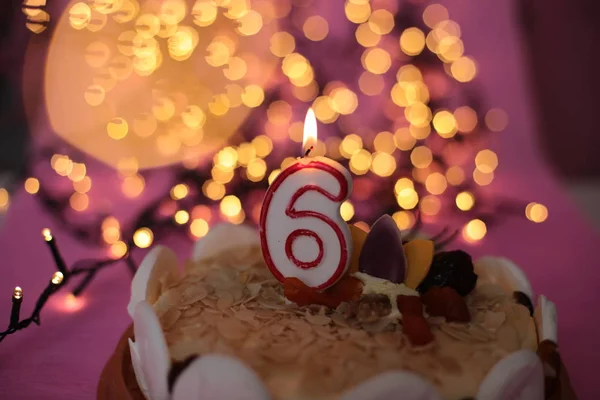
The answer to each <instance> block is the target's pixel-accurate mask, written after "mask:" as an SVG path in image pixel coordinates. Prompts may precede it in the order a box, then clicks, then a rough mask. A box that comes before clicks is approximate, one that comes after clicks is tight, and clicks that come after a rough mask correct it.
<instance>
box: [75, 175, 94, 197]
mask: <svg viewBox="0 0 600 400" xmlns="http://www.w3.org/2000/svg"><path fill="white" fill-rule="evenodd" d="M91 188H92V178H90V177H89V176H86V177H84V178H83V179H82V180H80V181H77V182H73V190H75V191H76V192H78V193H87V192H89V191H90V189H91Z"/></svg>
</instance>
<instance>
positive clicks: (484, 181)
mask: <svg viewBox="0 0 600 400" xmlns="http://www.w3.org/2000/svg"><path fill="white" fill-rule="evenodd" d="M473 180H474V181H475V183H476V184H478V185H479V186H487V185H489V184H490V183H492V181H493V180H494V173H493V172H482V171H481V170H480V169H479V168H475V170H474V171H473Z"/></svg>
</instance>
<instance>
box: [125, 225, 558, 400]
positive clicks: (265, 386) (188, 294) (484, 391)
mask: <svg viewBox="0 0 600 400" xmlns="http://www.w3.org/2000/svg"><path fill="white" fill-rule="evenodd" d="M215 231H216V232H217V233H219V231H220V232H221V233H220V234H219V235H213V236H211V235H210V234H209V236H208V237H207V238H205V239H202V240H201V241H200V242H199V246H200V244H201V246H202V247H203V248H204V249H206V252H202V251H197V249H196V251H195V252H194V260H192V261H188V262H187V263H186V264H185V266H184V268H183V273H182V275H181V276H179V275H178V272H177V275H173V271H174V270H175V271H176V270H177V268H176V265H171V266H169V267H166V266H165V265H164V264H165V263H167V262H168V263H170V264H172V263H173V258H172V257H171V255H172V252H171V254H169V252H170V250H168V249H166V248H160V247H159V248H155V249H154V250H152V252H151V253H149V255H148V256H147V260H148V262H146V260H145V263H142V266H141V267H140V270H141V271H138V274H140V276H142V277H147V281H146V283H145V285H143V284H141V281H142V280H143V279H141V278H140V279H138V280H137V281H136V280H134V281H136V283H135V284H134V285H132V301H131V303H130V306H129V307H128V308H129V309H130V313H131V309H133V310H135V311H134V313H133V317H134V325H135V326H138V327H140V326H143V327H144V328H143V329H144V330H145V331H150V332H153V333H151V334H148V332H143V333H141V334H140V337H139V338H138V330H139V329H136V340H135V342H131V343H130V346H131V352H132V361H133V364H134V368H135V373H136V376H137V378H138V383H139V384H140V387H142V389H143V391H144V394H145V396H146V397H147V398H148V399H151V400H157V399H163V398H164V399H168V398H173V399H184V398H225V397H206V396H204V397H203V395H202V394H203V393H204V392H202V391H203V390H208V389H206V388H203V387H199V386H198V385H194V384H192V383H193V382H189V381H190V380H192V381H193V375H191V374H193V372H192V371H197V373H198V374H202V373H203V372H202V371H205V370H206V367H204V369H203V368H202V367H198V366H195V365H196V364H197V363H201V362H202V363H204V364H206V362H207V361H206V360H204V361H202V360H203V358H204V357H203V356H202V357H200V358H199V359H198V360H196V361H194V362H193V363H192V364H191V365H190V366H189V367H188V368H187V369H186V370H185V371H184V373H182V374H181V376H180V378H178V379H177V381H176V382H175V386H174V389H173V390H172V391H171V392H170V393H169V391H168V390H165V388H166V387H167V384H166V374H165V372H164V371H165V368H167V369H168V365H167V366H166V367H165V364H169V363H173V362H178V361H182V360H185V359H186V358H188V357H189V356H192V355H197V354H200V355H207V354H217V355H219V357H225V358H226V359H227V360H234V361H235V362H237V363H238V364H236V365H238V366H240V368H242V370H241V371H245V372H244V373H243V374H241V373H240V374H237V375H239V376H237V375H236V376H237V377H236V376H229V375H228V373H227V372H224V373H223V374H222V376H221V379H222V384H223V385H224V386H226V387H227V389H228V390H230V391H229V392H227V393H229V395H228V396H230V395H231V393H236V392H235V388H236V386H235V384H234V382H236V379H238V380H239V382H241V383H240V385H242V386H240V389H239V390H240V391H244V390H245V389H244V390H242V389H241V387H247V386H248V382H249V381H252V382H254V383H253V385H254V386H255V387H254V389H252V390H251V391H250V392H248V391H247V390H245V391H244V393H245V394H244V395H243V396H242V394H241V392H240V396H237V397H227V398H232V399H233V398H236V399H237V398H239V399H242V398H244V399H246V398H248V399H257V400H258V399H269V398H271V399H273V400H276V399H286V400H287V399H293V400H300V399H302V400H304V399H309V398H310V399H327V400H329V399H344V400H355V399H356V400H360V399H364V400H366V399H373V400H375V399H378V398H381V399H384V398H389V397H377V396H379V395H380V394H381V396H384V395H385V393H386V390H402V393H405V394H406V396H403V398H407V399H413V398H414V399H461V398H464V397H477V399H478V400H480V399H498V400H500V399H518V398H523V399H525V398H527V399H533V400H535V399H538V398H539V399H541V398H543V375H541V374H542V373H541V372H540V371H541V362H540V360H539V358H538V357H537V356H536V355H535V353H533V351H535V350H536V349H537V345H538V335H540V333H539V332H538V331H540V332H546V333H542V334H541V335H540V337H545V338H552V337H553V338H556V335H555V331H556V321H555V319H553V318H554V317H553V316H555V309H553V305H552V304H551V303H550V302H548V301H547V299H545V298H542V299H543V300H542V301H541V303H540V305H539V306H538V310H537V311H536V317H537V319H534V318H532V317H531V316H530V312H529V310H528V309H527V308H526V307H525V306H523V305H520V304H516V303H515V302H514V301H513V297H512V291H514V290H521V289H522V287H525V286H528V287H529V288H530V286H529V284H528V282H527V283H523V282H522V281H523V278H522V277H521V276H519V278H518V279H513V280H510V279H504V280H503V281H502V282H503V283H502V284H498V282H497V281H495V280H494V277H499V276H502V274H499V273H497V271H498V270H501V271H502V273H503V274H504V273H506V271H507V270H508V271H509V272H508V273H509V274H510V269H506V268H502V263H503V262H504V261H503V260H502V259H495V258H487V259H483V260H482V261H481V262H479V263H476V269H477V270H485V267H486V265H488V264H489V265H490V266H492V265H493V266H492V267H491V268H490V271H488V272H489V273H488V275H487V277H486V278H485V279H482V280H481V281H480V282H478V285H477V287H476V288H475V290H474V291H473V292H472V293H470V294H469V295H468V296H467V297H466V298H465V300H466V303H467V307H468V309H469V313H470V315H471V323H469V324H457V323H448V322H446V321H445V320H444V318H440V317H431V316H426V319H427V322H428V324H429V326H430V327H431V330H432V333H433V335H434V337H435V340H434V342H433V343H432V344H430V345H428V346H424V347H415V346H412V345H411V343H410V342H409V341H408V340H407V339H406V337H405V335H404V334H403V332H402V326H401V323H400V321H399V320H398V318H394V316H395V314H394V313H396V312H397V313H399V311H398V310H397V308H396V309H395V310H393V311H392V312H391V313H390V314H388V315H386V316H384V317H381V318H376V320H369V321H359V320H358V319H357V315H356V310H353V309H352V308H353V307H352V306H350V305H349V304H347V303H343V304H341V305H340V306H339V307H338V308H337V309H335V310H332V309H328V308H327V307H322V306H305V307H299V306H297V305H295V304H293V303H290V302H289V301H286V299H285V297H284V294H283V287H282V285H281V283H280V282H278V281H277V280H276V279H274V278H273V276H272V275H271V274H270V273H269V271H268V269H267V268H266V267H265V265H264V260H263V258H262V255H261V253H260V248H259V244H258V240H255V239H252V238H253V237H254V236H255V235H256V234H255V232H254V231H253V230H252V229H251V228H248V227H233V226H227V228H219V229H215ZM231 232H236V233H235V235H237V236H244V237H245V239H243V243H241V245H239V243H232V242H229V243H228V241H226V240H224V238H223V236H221V235H222V234H223V233H228V234H231ZM217 236H218V237H217ZM142 267H143V268H142ZM155 268H156V270H162V271H163V275H161V274H158V273H151V272H152V271H153V270H154V269H155ZM515 268H516V266H515ZM148 269H149V270H150V271H147V270H148ZM164 271H166V272H164ZM482 275H485V274H482ZM521 275H522V273H521ZM354 276H355V277H357V278H358V279H360V280H361V281H362V282H364V283H365V285H364V287H363V295H364V296H365V297H367V296H368V295H377V294H383V295H386V296H388V298H390V297H389V294H392V296H391V297H393V296H394V295H397V294H403V295H412V296H416V295H417V294H418V293H417V292H416V291H415V290H414V289H411V288H408V287H406V286H405V285H403V284H393V283H391V282H388V281H383V282H382V279H380V278H379V279H378V278H374V277H371V276H369V275H366V274H364V273H360V272H358V273H354ZM523 276H524V275H523ZM384 282H385V283H384ZM507 282H508V283H507ZM507 285H508V286H507ZM507 288H508V290H507ZM157 290H158V291H159V292H160V294H159V296H158V297H157V298H155V297H154V296H153V295H152V293H156V291H157ZM525 290H526V288H525ZM143 292H144V293H143ZM147 293H150V294H151V296H150V297H147V296H146V294H147ZM529 293H531V291H530V289H529ZM144 297H145V298H144ZM141 298H144V299H143V300H140V299H141ZM395 303H396V302H395V301H390V305H391V306H392V308H393V306H394V305H395ZM148 306H150V307H148ZM138 308H141V309H142V310H144V311H140V312H138V310H137V309H138ZM354 308H355V307H354ZM542 308H543V310H542ZM148 310H151V311H153V313H154V314H153V315H154V317H152V316H150V315H149V313H148ZM553 311H554V312H553ZM542 313H543V314H542ZM536 320H537V321H538V325H537V327H536ZM544 324H545V326H544ZM140 329H141V328H140ZM148 338H151V339H148ZM140 340H141V342H140ZM148 340H152V341H154V342H161V343H162V344H159V345H157V346H154V347H153V346H148V345H144V344H143V343H148ZM151 348H154V349H156V348H158V349H168V355H169V357H168V358H170V361H169V360H168V358H167V359H166V360H167V361H165V358H164V357H162V356H164V352H163V353H161V354H162V355H159V356H157V355H156V354H154V353H152V352H153V351H155V350H148V349H151ZM146 351H150V352H151V355H150V356H147V355H146V356H145V355H144V352H146ZM215 357H217V356H215ZM148 359H151V360H153V361H148ZM157 360H158V361H157ZM136 364H137V366H136ZM538 367H539V368H538ZM514 373H520V374H521V375H515V376H516V377H520V379H516V378H515V379H508V380H507V377H508V376H509V375H511V374H514ZM525 373H527V375H526V376H527V379H524V378H523V376H525V375H524V374H525ZM232 374H234V375H235V373H232ZM163 375H164V379H163ZM242 375H243V379H241V378H240V376H242ZM389 376H393V377H394V378H393V379H392V378H389ZM386 377H388V378H386ZM384 378H385V379H384ZM198 379H200V377H198ZM253 379H254V380H253ZM386 379H387V381H386ZM156 380H158V381H160V382H161V383H160V384H156V383H155V382H154V381H156ZM151 382H152V383H151ZM186 382H187V383H186ZM243 382H245V383H243ZM373 382H379V383H373ZM381 382H387V383H385V384H384V383H381ZM407 382H408V383H407ZM163 383H164V385H163ZM178 385H179V386H178ZM181 385H183V386H181ZM186 385H187V386H186ZM403 385H404V386H403ZM184 386H185V388H187V389H182V388H183V387H184ZM406 386H408V387H411V388H412V391H413V392H414V396H412V395H409V392H410V391H406V390H403V389H400V388H401V387H406ZM178 387H179V389H178ZM211 387H212V386H211ZM210 390H213V392H211V393H213V394H214V393H215V392H214V390H217V389H215V388H214V387H212V389H210ZM231 390H234V392H231ZM540 390H541V392H540ZM197 391H200V393H191V392H197ZM182 393H186V395H187V396H189V397H182V396H183V394H182ZM224 393H225V392H224ZM253 393H254V394H253ZM365 393H366V394H365ZM537 393H541V397H539V396H538V395H537ZM254 395H256V397H252V396H254ZM525 395H526V396H529V397H522V396H525ZM361 396H362V397H361ZM407 396H408V397H407ZM411 396H412V397H411ZM498 396H505V397H498ZM506 396H508V397H506ZM530 396H533V397H530Z"/></svg>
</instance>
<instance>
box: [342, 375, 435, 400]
mask: <svg viewBox="0 0 600 400" xmlns="http://www.w3.org/2000/svg"><path fill="white" fill-rule="evenodd" d="M389 399H402V400H441V397H440V395H439V394H438V393H437V390H436V389H435V388H434V387H433V386H432V385H431V384H429V382H426V381H425V380H423V379H422V378H421V377H419V376H417V375H415V374H412V373H408V372H400V371H394V372H386V373H384V374H381V375H378V376H376V377H374V378H372V379H369V380H368V381H366V382H364V383H362V384H361V385H359V386H358V387H357V388H356V389H354V390H352V391H351V392H349V393H347V394H346V395H344V396H343V397H342V400H389Z"/></svg>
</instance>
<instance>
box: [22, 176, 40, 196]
mask: <svg viewBox="0 0 600 400" xmlns="http://www.w3.org/2000/svg"><path fill="white" fill-rule="evenodd" d="M39 190H40V181H39V180H38V179H37V178H33V177H31V178H27V179H26V180H25V191H26V192H27V193H29V194H36V193H37V192H38V191H39Z"/></svg>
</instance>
